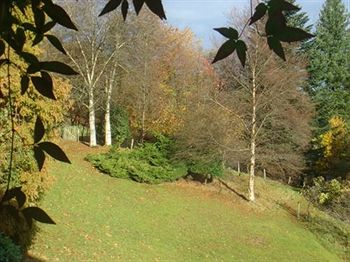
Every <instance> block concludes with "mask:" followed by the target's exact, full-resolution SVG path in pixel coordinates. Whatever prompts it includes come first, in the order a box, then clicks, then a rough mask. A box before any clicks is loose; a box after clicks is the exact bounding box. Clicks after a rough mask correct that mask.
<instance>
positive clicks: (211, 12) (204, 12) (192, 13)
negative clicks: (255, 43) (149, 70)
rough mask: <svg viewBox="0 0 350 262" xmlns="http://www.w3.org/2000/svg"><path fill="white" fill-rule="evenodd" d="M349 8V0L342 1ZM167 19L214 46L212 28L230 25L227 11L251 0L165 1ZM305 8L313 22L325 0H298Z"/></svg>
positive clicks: (208, 45)
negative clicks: (190, 30) (187, 28)
mask: <svg viewBox="0 0 350 262" xmlns="http://www.w3.org/2000/svg"><path fill="white" fill-rule="evenodd" d="M343 1H344V3H345V5H346V7H347V8H348V10H349V9H350V0H343ZM163 3H164V6H165V10H166V14H167V18H168V22H169V23H170V24H171V25H174V26H177V27H179V28H181V29H183V28H185V27H189V28H191V29H192V31H193V32H194V33H195V34H196V36H197V37H198V38H199V39H201V41H202V44H203V46H204V47H205V48H210V47H212V39H213V37H214V36H215V35H217V33H215V31H213V28H216V27H223V26H225V25H227V17H226V15H225V14H228V13H229V12H230V11H231V10H232V9H234V8H238V9H240V8H244V7H247V6H248V3H249V1H248V0H163ZM297 3H298V4H300V5H301V7H302V10H303V11H305V12H307V13H308V15H309V18H310V23H311V24H313V23H315V21H317V19H318V15H319V11H320V9H321V7H322V5H323V3H324V0H297Z"/></svg>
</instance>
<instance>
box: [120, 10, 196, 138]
mask: <svg viewBox="0 0 350 262" xmlns="http://www.w3.org/2000/svg"><path fill="white" fill-rule="evenodd" d="M140 17H141V18H142V20H139V19H136V18H133V17H130V20H129V21H126V24H125V26H126V28H127V29H126V31H127V32H128V33H127V36H126V39H127V41H128V43H129V44H128V45H126V46H125V49H124V50H125V55H126V56H125V57H124V59H123V61H125V63H124V65H125V69H126V71H127V73H126V74H124V77H122V80H121V86H120V88H119V89H118V90H117V93H118V97H114V99H115V100H116V101H118V103H119V104H120V105H122V106H124V107H125V108H126V109H127V110H128V112H129V116H130V122H131V127H132V130H133V134H134V136H135V137H136V138H138V140H139V141H140V142H141V143H142V142H143V141H144V139H145V137H146V136H147V135H150V134H152V133H154V132H156V133H163V134H168V135H171V134H174V132H175V130H176V129H177V128H178V127H179V126H180V125H181V112H182V109H181V106H180V105H181V103H180V99H181V97H183V95H182V93H183V92H185V90H186V86H189V82H190V78H191V76H192V74H193V72H192V69H191V66H189V64H191V63H193V62H194V59H195V58H194V56H193V55H192V54H191V52H190V50H191V51H192V49H191V45H192V44H193V43H192V33H191V32H190V31H189V30H184V31H180V30H178V29H175V28H172V27H170V26H168V25H167V24H165V23H162V22H161V21H159V20H158V19H156V18H154V17H153V16H152V15H151V14H150V13H148V12H144V13H142V14H140ZM187 69H188V71H187Z"/></svg>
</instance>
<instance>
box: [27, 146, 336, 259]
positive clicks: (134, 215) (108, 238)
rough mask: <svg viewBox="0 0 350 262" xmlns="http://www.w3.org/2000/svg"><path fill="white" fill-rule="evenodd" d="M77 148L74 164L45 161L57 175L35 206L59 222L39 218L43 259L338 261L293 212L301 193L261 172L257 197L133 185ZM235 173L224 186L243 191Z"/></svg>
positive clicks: (37, 247) (35, 252)
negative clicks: (110, 173)
mask: <svg viewBox="0 0 350 262" xmlns="http://www.w3.org/2000/svg"><path fill="white" fill-rule="evenodd" d="M79 147H80V148H81V147H82V146H78V145H74V144H71V145H69V146H65V150H66V151H67V152H68V154H69V156H70V158H71V160H72V161H73V164H72V165H65V164H60V163H57V162H55V163H51V164H50V168H49V171H50V172H51V173H52V174H53V175H54V176H55V177H56V182H55V183H54V185H53V187H52V189H51V190H50V191H49V192H48V193H47V194H46V196H45V198H44V199H43V201H42V203H41V207H42V208H43V209H44V210H45V211H47V212H48V213H49V214H50V216H51V217H52V218H53V219H54V220H55V222H56V223H57V225H55V226H50V225H40V228H41V230H40V233H39V234H38V236H37V239H36V241H35V244H34V245H33V247H32V249H31V250H30V254H31V256H34V257H37V258H40V259H43V260H48V261H341V258H340V255H342V253H341V249H339V250H333V249H332V248H333V246H332V245H333V244H332V243H328V242H327V243H324V242H320V240H319V238H318V237H317V236H316V235H315V234H313V233H312V232H311V231H309V230H308V229H307V226H306V224H305V223H302V222H300V221H298V220H297V219H296V218H295V216H293V215H292V214H291V213H292V211H291V209H293V206H295V205H296V203H297V202H296V201H300V196H299V194H298V193H297V192H295V191H293V190H291V189H289V188H287V187H284V186H282V185H280V184H278V183H275V182H270V181H269V182H265V181H262V180H260V179H259V180H258V183H257V184H258V185H257V190H258V199H257V204H251V203H247V202H246V201H245V200H243V199H241V198H240V197H237V196H236V195H235V194H233V193H231V192H230V191H228V190H227V189H222V190H221V189H220V187H219V185H216V186H207V187H205V186H201V185H193V184H186V183H184V182H183V183H174V184H163V185H156V186H151V185H144V184H137V183H134V182H131V181H128V180H123V179H115V178H111V177H109V176H106V175H101V174H100V173H98V172H97V171H95V170H94V169H93V168H92V167H91V166H90V165H89V164H88V163H87V162H85V161H83V158H84V156H85V155H86V152H84V150H80V151H79V150H78V149H77V148H79ZM89 153H91V151H89ZM235 180H237V182H236V183H235V182H232V183H230V185H232V186H234V187H236V188H235V189H236V190H240V191H241V192H242V193H244V191H242V190H243V188H244V187H245V185H246V178H245V177H244V176H241V177H236V178H235V179H234V181H235ZM265 192H268V193H267V194H265ZM272 195H273V196H274V197H273V198H272V197H271V196H272ZM303 204H304V203H303ZM328 244H329V245H328ZM335 248H336V247H335Z"/></svg>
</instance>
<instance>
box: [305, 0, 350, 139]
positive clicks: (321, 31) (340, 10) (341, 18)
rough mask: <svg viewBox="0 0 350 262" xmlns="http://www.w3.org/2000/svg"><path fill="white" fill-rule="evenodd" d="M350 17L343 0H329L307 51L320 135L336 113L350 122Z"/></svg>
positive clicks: (311, 88)
mask: <svg viewBox="0 0 350 262" xmlns="http://www.w3.org/2000/svg"><path fill="white" fill-rule="evenodd" d="M348 25H349V16H348V13H347V10H346V8H345V6H344V4H343V3H342V1H341V0H326V2H325V4H324V6H323V9H322V10H321V13H320V18H319V21H318V23H317V25H316V38H315V39H314V40H313V41H312V42H311V44H310V47H309V49H308V50H307V53H308V57H309V67H308V71H309V74H310V78H309V84H308V87H307V91H308V92H309V93H310V94H311V96H312V97H313V100H314V102H315V103H316V110H317V118H316V125H317V129H318V130H317V132H316V133H318V134H320V133H321V132H322V131H324V130H325V128H326V127H327V125H328V120H329V119H330V118H331V117H332V116H334V115H338V116H342V117H343V118H344V119H345V120H346V122H347V123H350V111H349V110H348V109H349V106H348V105H349V104H350V95H349V92H350V90H349V80H350V71H349V66H350V51H349V50H350V37H349V35H350V34H349V31H348Z"/></svg>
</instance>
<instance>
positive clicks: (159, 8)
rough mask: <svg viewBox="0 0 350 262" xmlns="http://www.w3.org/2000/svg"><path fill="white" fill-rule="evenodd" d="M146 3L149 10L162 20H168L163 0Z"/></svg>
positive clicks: (147, 0)
mask: <svg viewBox="0 0 350 262" xmlns="http://www.w3.org/2000/svg"><path fill="white" fill-rule="evenodd" d="M145 2H146V5H147V6H148V8H149V10H151V11H152V12H153V13H154V14H156V15H157V16H159V18H160V19H166V15H165V11H164V7H163V4H162V0H145Z"/></svg>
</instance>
